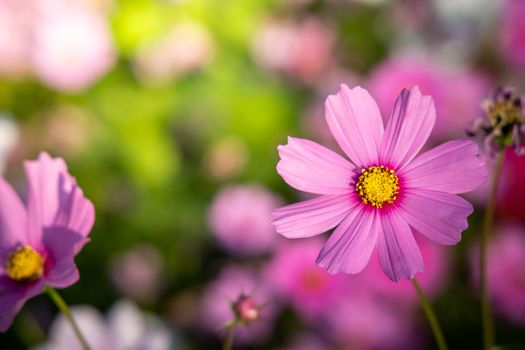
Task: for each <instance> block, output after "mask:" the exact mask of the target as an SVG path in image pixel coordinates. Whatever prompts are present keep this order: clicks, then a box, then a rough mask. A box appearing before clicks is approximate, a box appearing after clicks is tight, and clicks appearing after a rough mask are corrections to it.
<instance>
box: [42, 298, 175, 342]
mask: <svg viewBox="0 0 525 350" xmlns="http://www.w3.org/2000/svg"><path fill="white" fill-rule="evenodd" d="M71 312H72V314H73V317H74V318H75V320H76V321H77V323H78V325H79V328H80V330H81V331H82V332H83V334H84V335H85V336H86V339H87V341H88V343H89V345H90V346H91V349H92V350H108V349H111V350H177V349H184V346H183V343H182V341H181V340H180V339H179V338H177V337H175V336H174V335H173V334H172V333H171V332H170V330H169V329H168V328H167V327H166V326H165V325H164V324H163V323H162V321H161V320H160V319H158V318H156V317H154V316H152V315H148V314H143V313H142V312H141V311H140V309H139V308H138V307H137V306H136V305H135V304H133V303H132V302H130V301H128V300H121V301H118V302H117V303H115V304H114V305H113V306H112V307H111V309H110V310H109V311H108V314H107V319H104V317H103V315H102V314H101V313H100V312H99V311H98V310H97V309H95V308H93V307H91V306H88V305H80V306H74V307H72V308H71ZM34 350H82V346H81V345H80V343H79V342H78V339H77V338H76V336H75V335H74V333H73V331H72V330H71V326H70V325H69V324H68V323H67V320H66V319H65V317H64V316H63V315H59V316H58V317H57V318H56V319H55V321H54V322H53V323H52V324H51V328H50V331H49V340H48V341H47V342H46V343H44V344H41V345H39V346H38V347H36V348H34Z"/></svg>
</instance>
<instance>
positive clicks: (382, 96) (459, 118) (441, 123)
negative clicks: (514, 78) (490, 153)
mask: <svg viewBox="0 0 525 350" xmlns="http://www.w3.org/2000/svg"><path fill="white" fill-rule="evenodd" d="M452 81H453V82H454V84H451V82H452ZM415 85H417V86H419V87H420V88H421V91H422V93H424V94H428V95H430V96H432V99H433V100H434V102H435V104H436V110H437V115H436V125H435V128H434V131H433V134H432V135H431V140H434V141H443V140H445V139H448V138H450V137H464V135H465V129H466V128H467V127H468V126H469V125H470V123H471V122H472V120H474V119H475V118H477V117H478V116H479V115H480V114H481V112H482V110H481V108H480V101H481V100H482V99H483V98H484V97H485V95H486V94H487V92H488V86H489V85H488V79H487V78H486V77H485V76H484V75H482V74H480V73H477V72H475V71H472V70H469V69H467V68H464V67H456V68H453V67H448V66H446V65H445V64H444V63H442V62H440V61H439V60H433V59H429V58H423V57H410V56H407V57H403V56H401V57H394V58H390V59H388V60H386V61H384V62H382V63H381V64H379V65H378V66H377V67H376V68H375V69H374V70H373V71H372V72H371V73H370V76H369V79H368V82H367V86H368V87H369V89H370V92H371V94H372V95H373V96H374V97H375V99H376V101H377V104H378V105H379V108H380V110H381V112H382V115H383V117H386V116H388V114H389V113H390V108H391V106H392V104H393V103H394V101H395V99H396V97H397V95H398V93H399V91H400V90H401V89H403V88H410V87H412V86H415Z"/></svg>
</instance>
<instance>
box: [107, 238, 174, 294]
mask: <svg viewBox="0 0 525 350" xmlns="http://www.w3.org/2000/svg"><path fill="white" fill-rule="evenodd" d="M163 268H164V261H163V259H162V255H161V254H160V252H159V251H158V249H157V248H155V247H153V246H151V245H148V244H140V245H137V246H135V247H133V248H131V249H129V250H127V251H125V252H122V253H120V254H117V255H116V256H115V257H113V259H112V262H111V265H110V269H109V272H110V277H111V280H112V281H113V284H114V285H115V287H116V288H117V290H118V291H119V292H120V293H121V294H122V295H125V296H127V297H129V298H132V299H134V300H137V301H140V302H146V303H147V302H153V301H154V300H155V299H156V298H157V297H158V296H159V294H160V292H161V291H162V288H163V287H164V286H163V284H162V281H163V279H164V278H163V276H162V274H163V270H164V269H163Z"/></svg>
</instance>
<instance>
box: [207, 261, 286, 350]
mask: <svg viewBox="0 0 525 350" xmlns="http://www.w3.org/2000/svg"><path fill="white" fill-rule="evenodd" d="M246 296H248V297H249V300H250V301H249V303H250V304H251V305H258V306H260V308H259V310H258V311H260V314H258V315H257V317H256V320H254V321H253V322H246V321H245V322H243V324H241V325H239V326H237V327H235V331H234V339H235V340H234V341H235V343H238V344H249V343H253V342H256V341H259V340H262V339H265V338H266V337H267V336H268V335H269V334H270V330H271V326H272V322H273V319H274V317H275V313H276V310H277V309H276V305H275V301H274V300H273V299H274V298H272V295H271V293H270V291H269V290H268V289H267V288H266V286H264V285H262V283H261V281H260V280H259V277H258V274H257V273H256V271H254V270H252V269H249V268H244V267H240V266H227V267H225V268H224V269H223V270H222V271H221V272H220V274H219V276H218V277H217V278H216V279H215V280H214V281H212V282H211V283H210V284H209V285H208V287H207V288H206V291H205V292H204V295H203V296H202V301H201V312H200V314H201V317H202V320H201V322H200V325H201V326H203V327H204V328H206V329H207V330H208V331H211V332H214V333H223V334H225V330H224V327H226V326H227V325H228V324H229V323H230V322H232V321H233V320H235V319H237V317H238V316H239V314H238V313H239V312H240V311H241V309H240V308H239V306H240V305H238V304H237V305H236V302H239V301H240V300H241V297H246ZM247 306H248V305H247V303H246V304H245V305H242V308H243V310H242V311H243V312H246V311H248V310H247V309H248V307H247ZM252 311H253V310H252ZM246 315H247V314H245V316H246Z"/></svg>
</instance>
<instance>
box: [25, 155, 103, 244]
mask: <svg viewBox="0 0 525 350" xmlns="http://www.w3.org/2000/svg"><path fill="white" fill-rule="evenodd" d="M25 170H26V174H27V178H28V185H29V198H28V215H29V220H30V225H31V227H30V232H29V235H30V237H31V239H32V240H33V241H38V240H39V239H40V238H41V236H42V228H43V227H50V226H60V227H67V228H69V229H71V230H73V231H75V232H77V233H79V234H81V235H83V236H85V237H86V236H87V235H88V234H89V231H90V230H91V228H92V226H93V223H94V220H95V211H94V208H93V204H92V203H91V202H90V201H89V200H88V199H86V198H85V197H84V195H83V193H82V190H81V189H80V188H79V187H78V186H77V185H76V181H75V179H74V178H73V177H72V176H71V175H69V173H68V172H67V167H66V164H65V163H64V160H63V159H61V158H51V157H50V156H49V155H48V154H47V153H45V152H42V153H41V154H40V156H39V158H38V159H37V160H36V161H26V162H25ZM78 249H80V247H78Z"/></svg>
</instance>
